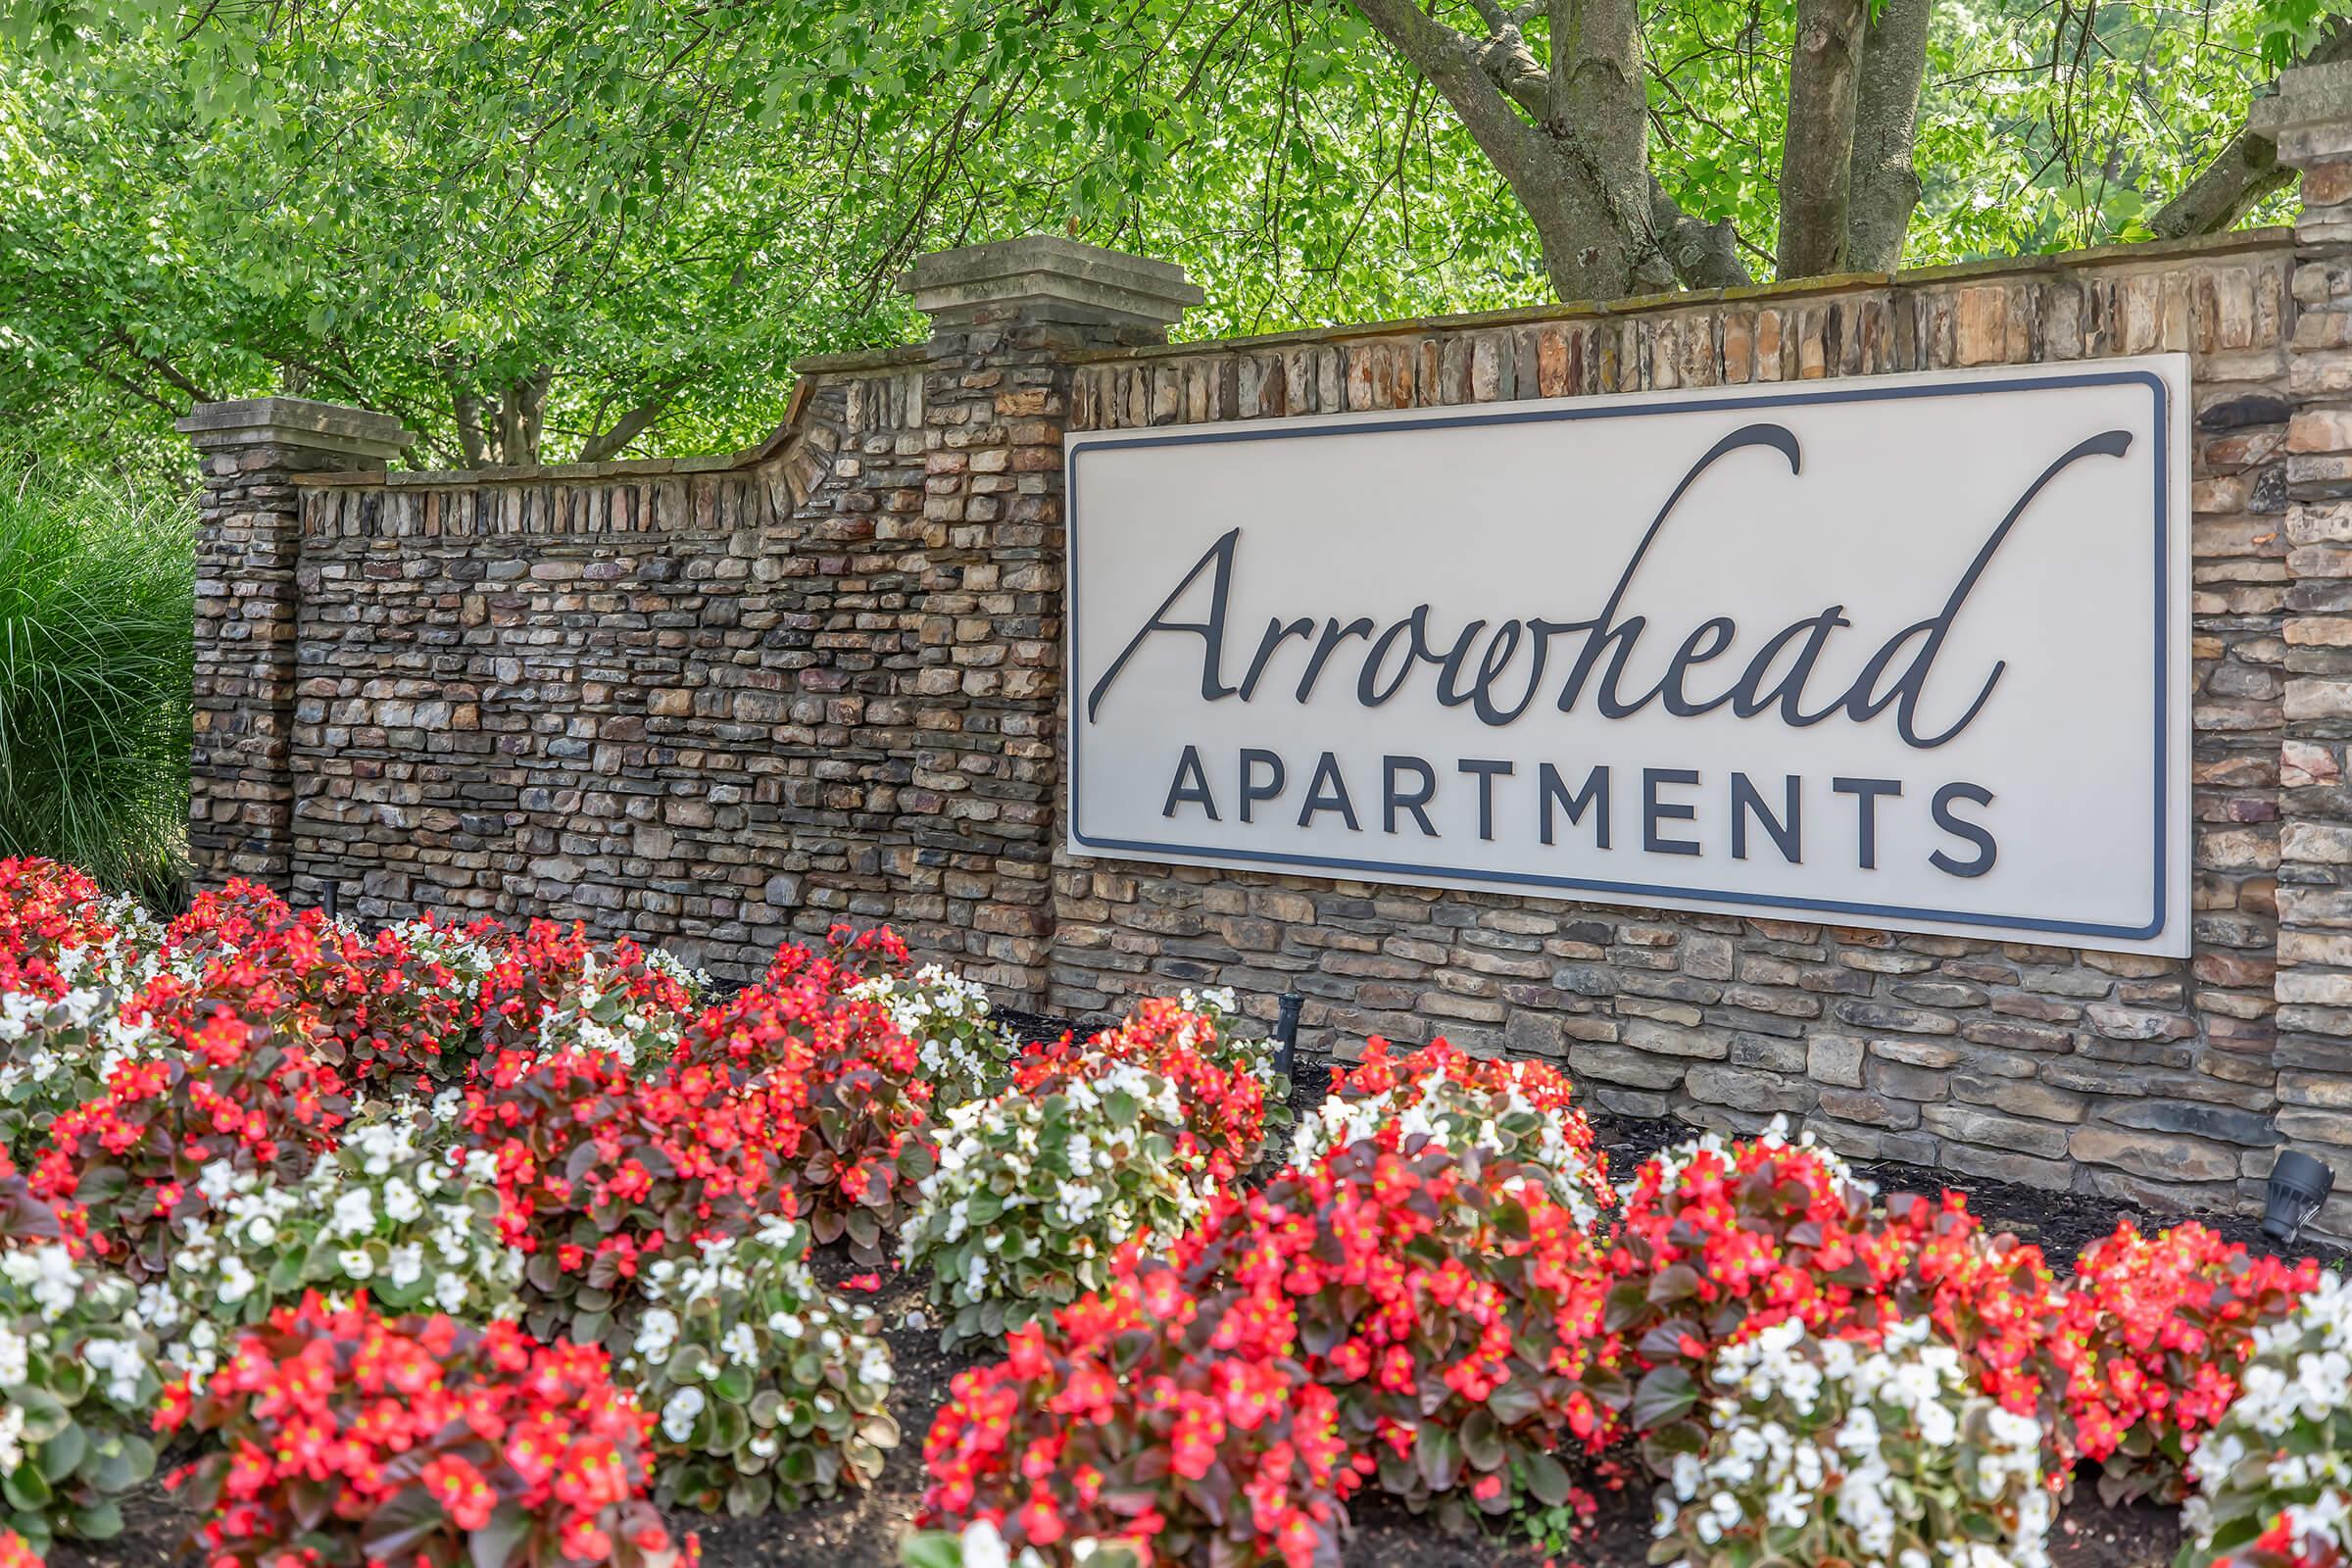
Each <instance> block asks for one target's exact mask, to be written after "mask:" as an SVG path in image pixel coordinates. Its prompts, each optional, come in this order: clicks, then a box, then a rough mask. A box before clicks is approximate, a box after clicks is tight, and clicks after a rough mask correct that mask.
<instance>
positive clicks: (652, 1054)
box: [451, 920, 705, 1076]
mask: <svg viewBox="0 0 2352 1568" xmlns="http://www.w3.org/2000/svg"><path fill="white" fill-rule="evenodd" d="M468 934H469V935H470V928H469V933H468ZM502 935H503V933H502ZM704 985H705V982H704V980H703V977H702V976H701V975H699V974H697V973H695V972H694V971H693V970H691V969H689V968H687V967H686V966H685V965H684V964H682V963H680V962H679V961H678V960H677V959H675V958H673V957H671V956H669V955H668V954H666V953H663V952H662V951H661V950H660V949H658V948H645V947H640V946H639V945H638V944H637V943H635V942H632V941H630V940H629V939H628V938H626V937H623V938H621V939H620V940H619V941H617V942H614V943H612V944H611V945H610V946H608V947H599V946H598V945H597V944H595V943H593V942H590V941H589V940H588V936H587V933H586V931H585V930H583V929H582V928H581V927H580V926H578V925H577V924H574V925H572V926H571V927H569V928H568V929H566V928H565V927H563V926H560V925H556V924H554V923H553V922H551V921H547V920H533V921H532V922H531V923H530V924H529V925H528V926H526V927H524V929H523V931H522V933H521V934H520V935H519V936H512V937H506V938H505V941H504V943H503V951H500V952H499V953H498V954H497V956H496V957H495V959H494V961H493V962H492V963H491V965H490V967H489V972H488V973H487V974H486V975H485V976H484V977H483V980H482V985H481V1005H480V1034H479V1038H478V1041H477V1042H476V1043H475V1045H474V1051H475V1053H476V1054H478V1055H480V1056H482V1057H485V1058H487V1057H491V1056H495V1055H497V1054H501V1053H504V1052H522V1053H525V1054H556V1053H560V1052H564V1051H573V1050H578V1051H593V1052H603V1053H606V1054H611V1055H613V1056H615V1057H617V1058H618V1059H619V1060H620V1062H621V1064H622V1065H624V1066H627V1067H632V1068H636V1069H638V1070H640V1071H656V1070H659V1069H660V1068H662V1067H663V1066H665V1065H666V1064H667V1063H668V1061H669V1058H670V1056H671V1054H672V1053H673V1052H674V1051H675V1050H676V1047H677V1042H678V1036H679V1034H680V1032H681V1031H682V1030H683V1029H684V1028H685V1026H686V1024H687V1022H688V1020H689V1019H690V1018H691V1017H692V1015H693V1010H694V999H695V996H696V994H697V993H698V992H699V991H700V990H701V989H703V987H704ZM451 1076H455V1075H454V1074H451Z"/></svg>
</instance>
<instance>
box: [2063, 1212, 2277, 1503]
mask: <svg viewBox="0 0 2352 1568" xmlns="http://www.w3.org/2000/svg"><path fill="white" fill-rule="evenodd" d="M2319 1279H2320V1267H2319V1265H2318V1264H2317V1263H2315V1262H2313V1261H2312V1260H2310V1259H2309V1258H2306V1259H2304V1261H2303V1262H2302V1263H2301V1264H2299V1265H2294V1266H2290V1265H2288V1264H2284V1263H2281V1262H2279V1261H2278V1259H2276V1258H2271V1257H2252V1256H2249V1255H2247V1252H2246V1250H2245V1248H2243V1247H2241V1246H2238V1245H2236V1244H2234V1243H2229V1242H2225V1241H2223V1240H2222V1238H2221V1237H2220V1236H2218V1235H2216V1234H2214V1233H2213V1232H2212V1231H2210V1230H2207V1229H2206V1228H2205V1227H2204V1226H2202V1225H2199V1224H2197V1223H2195V1222H2194V1221H2189V1222H2187V1223H2184V1224H2180V1225H2176V1226H2174V1227H2173V1228H2172V1229H2171V1230H2168V1231H2166V1232H2164V1233H2163V1234H2162V1235H2159V1236H2142V1235H2141V1234H2140V1233H2139V1230H2138V1228H2137V1227H2136V1226H2134V1225H2133V1224H2132V1223H2131V1221H2130V1220H2125V1221H2123V1222H2122V1223H2120V1224H2119V1225H2117V1226H2116V1228H2115V1232H2114V1234H2113V1235H2110V1236H2107V1237H2103V1238H2101V1239H2100V1240H2099V1241H2097V1242H2094V1243H2092V1244H2091V1245H2090V1246H2089V1247H2087V1248H2085V1249H2083V1251H2082V1257H2081V1259H2080V1260H2078V1262H2077V1263H2076V1265H2075V1278H2074V1280H2073V1281H2072V1282H2071V1284H2070V1285H2069V1287H2068V1289H2067V1291H2066V1293H2065V1294H2064V1295H2063V1296H2061V1297H2059V1298H2058V1308H2059V1310H2058V1316H2057V1320H2056V1321H2055V1322H2054V1323H2052V1324H2050V1325H2049V1326H2048V1329H2047V1339H2046V1342H2045V1344H2044V1348H2043V1350H2042V1353H2043V1355H2045V1356H2046V1357H2048V1359H2049V1361H2050V1362H2051V1365H2052V1370H2051V1374H2050V1379H2049V1381H2050V1384H2051V1387H2052V1392H2053V1393H2054V1394H2055V1395H2056V1396H2057V1397H2058V1398H2059V1400H2060V1411H2061V1417H2062V1422H2063V1425H2062V1427H2061V1433H2060V1435H2061V1437H2062V1439H2063V1441H2064V1443H2065V1444H2066V1446H2067V1447H2068V1450H2069V1451H2070V1452H2075V1453H2080V1454H2082V1456H2083V1457H2085V1458H2088V1459H2093V1460H2096V1461H2098V1462H2099V1465H2100V1475H2099V1491H2100V1493H2101V1494H2102V1495H2104V1496H2105V1497H2106V1498H2107V1499H2108V1500H2109V1501H2110V1502H2112V1501H2116V1500H2118V1499H2122V1498H2131V1497H2139V1496H2153V1497H2155V1498H2156V1499H2157V1500H2158V1501H2160V1502H2178V1501H2180V1499H2181V1497H2182V1496H2183V1495H2185V1494H2186V1492H2187V1488H2188V1476H2187V1473H2186V1472H2187V1466H2188V1456H2189V1454H2190V1453H2191V1452H2193V1451H2194V1450H2195V1448H2196V1446H2197V1443H2198V1440H2199V1439H2200V1438H2201V1437H2202V1436H2203V1434H2204V1432H2205V1431H2206V1429H2207V1428H2209V1427H2211V1426H2212V1425H2213V1424H2214V1423H2215V1422H2216V1421H2219V1420H2220V1419H2221V1418H2222V1414H2223V1412H2224V1411H2225V1410H2227V1409H2228V1408H2229V1405H2230V1403H2231V1401H2233V1400H2234V1399H2236V1397H2237V1395H2238V1386H2239V1378H2240V1376H2241V1375H2242V1374H2243V1372H2244V1370H2245V1365H2246V1361H2247V1358H2248V1357H2249V1356H2251V1355H2252V1354H2253V1353H2254V1346H2255V1343H2256V1339H2257V1336H2258V1335H2259V1334H2260V1333H2261V1332H2262V1331H2263V1330H2264V1329H2267V1328H2269V1327H2271V1326H2273V1325H2275V1324H2277V1323H2278V1322H2279V1321H2281V1320H2282V1319H2285V1318H2287V1317H2289V1316H2291V1315H2292V1314H2293V1313H2294V1311H2295V1307H2296V1303H2297V1302H2299V1301H2300V1300H2301V1299H2303V1297H2304V1296H2305V1295H2307V1294H2308V1293H2309V1292H2310V1291H2312V1290H2313V1289H2314V1288H2315V1287H2316V1286H2317V1285H2318V1283H2319Z"/></svg>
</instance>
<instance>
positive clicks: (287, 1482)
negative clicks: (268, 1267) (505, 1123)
mask: <svg viewBox="0 0 2352 1568" xmlns="http://www.w3.org/2000/svg"><path fill="white" fill-rule="evenodd" d="M652 1424H653V1417H652V1416H651V1415H648V1414H646V1413H645V1412H643V1411H642V1410H640V1409H639V1408H638V1406H637V1402H636V1401H635V1400H634V1399H633V1398H632V1397H630V1396H629V1395H628V1394H627V1393H626V1392H624V1391H623V1390H621V1389H619V1388H617V1387H615V1386H614V1385H613V1381H612V1378H611V1375H610V1367H609V1364H608V1362H607V1359H606V1356H605V1352H604V1351H603V1350H602V1349H601V1348H596V1347H594V1346H587V1345H572V1344H559V1345H542V1344H540V1343H538V1342H537V1341H535V1340H533V1339H532V1338H530V1337H529V1336H528V1335H526V1334H524V1333H523V1332H522V1331H521V1330H520V1329H519V1328H518V1327H516V1326H515V1324H513V1323H506V1322H499V1323H492V1324H489V1325H488V1326H486V1327H481V1328H474V1327H469V1326H466V1325H463V1324H460V1323H459V1322H457V1321H456V1320H455V1319H452V1318H449V1317H446V1316H443V1315H441V1314H438V1313H436V1314H433V1315H431V1316H417V1315H412V1316H409V1317H403V1318H388V1317H385V1316H383V1315H381V1314H379V1313H377V1312H376V1311H375V1310H374V1309H373V1308H372V1307H371V1306H370V1305H369V1304H368V1300H367V1299H366V1297H365V1295H362V1296H360V1297H357V1298H355V1299H353V1300H352V1301H351V1302H350V1303H349V1304H348V1305H345V1306H342V1307H340V1308H337V1307H330V1306H329V1305H328V1304H327V1303H326V1302H325V1301H324V1300H322V1299H319V1297H317V1296H315V1295H314V1296H309V1297H306V1298H304V1299H303V1300H302V1301H301V1303H300V1304H298V1305H294V1306H285V1307H280V1308H278V1309H277V1310H276V1311H273V1312H271V1313H270V1317H269V1319H268V1320H267V1321H266V1322H264V1323H263V1324H262V1325H260V1326H259V1327H257V1328H254V1329H251V1330H248V1331H247V1332H246V1333H245V1334H244V1336H243V1337H242V1338H241V1339H240V1340H239V1342H238V1344H237V1346H236V1348H235V1350H234V1351H233V1352H232V1353H231V1354H230V1356H229V1357H228V1359H227V1361H226V1362H225V1363H224V1364H223V1365H222V1366H221V1370H220V1371H218V1372H216V1373H215V1374H214V1375H213V1376H212V1377H211V1378H210V1379H209V1380H207V1381H206V1382H205V1383H204V1384H203V1385H202V1386H201V1387H199V1388H197V1389H194V1390H191V1389H189V1388H186V1387H184V1386H182V1387H175V1388H173V1389H172V1390H171V1391H169V1392H168V1393H167V1395H166V1397H165V1402H164V1408H163V1412H162V1414H161V1415H160V1416H159V1417H158V1425H159V1427H161V1429H162V1430H165V1431H168V1432H178V1431H182V1430H186V1431H192V1432H195V1433H200V1434H203V1435H205V1437H206V1438H207V1439H208V1440H209V1446H210V1448H211V1451H209V1452H207V1453H205V1454H204V1455H203V1456H202V1457H201V1458H199V1459H197V1460H196V1461H195V1462H194V1463H193V1464H191V1465H189V1466H187V1467H185V1468H184V1469H182V1470H180V1471H178V1472H176V1473H175V1474H174V1475H173V1477H172V1484H173V1485H174V1486H175V1487H176V1488H178V1489H179V1490H181V1491H183V1492H184V1494H185V1495H186V1496H187V1498H188V1500H189V1503H190V1505H191V1506H192V1507H193V1508H194V1509H195V1511H196V1513H197V1515H198V1521H199V1522H198V1524H197V1526H196V1529H195V1544H196V1545H197V1547H198V1548H199V1549H200V1550H201V1551H202V1552H203V1554H204V1556H205V1559H206V1561H207V1562H208V1563H210V1564H211V1565H212V1568H280V1565H282V1564H285V1563H286V1562H288V1561H290V1560H291V1561H299V1562H319V1563H343V1564H357V1563H360V1562H363V1561H365V1562H368V1563H402V1564H430V1565H432V1568H456V1565H458V1564H461V1563H464V1564H470V1565H471V1568H524V1565H542V1564H552V1563H557V1562H563V1563H566V1564H572V1565H578V1568H599V1565H603V1564H612V1565H613V1568H668V1565H669V1564H670V1563H672V1562H674V1561H675V1560H676V1558H677V1556H678V1554H679V1551H678V1544H677V1543H676V1542H675V1541H674V1540H673V1539H672V1538H671V1536H670V1534H669V1531H668V1529H667V1528H666V1527H665V1526H664V1525H663V1524H662V1516H661V1514H660V1513H658V1512H657V1511H655V1508H654V1505H653V1503H652V1502H651V1501H650V1500H649V1498H648V1496H647V1492H648V1488H649V1485H650V1482H649V1477H648V1474H647V1472H648V1467H649V1457H650V1456H649V1451H648V1445H647V1432H648V1429H649V1428H650V1427H651V1426H652Z"/></svg>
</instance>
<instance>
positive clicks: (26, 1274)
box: [0, 1242, 162, 1551]
mask: <svg viewBox="0 0 2352 1568" xmlns="http://www.w3.org/2000/svg"><path fill="white" fill-rule="evenodd" d="M134 1305H135V1293H134V1292H133V1290H132V1288H131V1285H130V1282H129V1281H128V1280H126V1279H124V1278H123V1277H122V1276H121V1275H119V1274H112V1273H108V1272H106V1271H104V1270H100V1269H94V1268H91V1267H89V1266H87V1265H85V1264H80V1263H76V1262H75V1261H74V1260H73V1257H72V1256H71V1255H69V1253H68V1252H67V1250H66V1249H65V1247H63V1246H62V1245H60V1244H58V1243H55V1242H43V1243H39V1244H37V1245H34V1246H31V1247H26V1248H21V1249H17V1250H10V1251H6V1252H0V1502H4V1503H5V1505H6V1522H7V1525H8V1528H9V1529H10V1530H12V1531H14V1532H15V1533H16V1534H17V1535H19V1536H21V1537H23V1538H24V1540H25V1543H26V1544H28V1545H29V1546H30V1547H31V1548H32V1549H33V1550H35V1551H46V1550H47V1549H48V1545H49V1541H50V1538H51V1537H52V1536H53V1535H58V1534H63V1535H70V1536H80V1537H85V1538H89V1539H93V1540H104V1539H106V1538H107V1537H110V1536H113V1535H116V1534H118V1533H119V1532H121V1530H122V1528H123V1515H122V1509H121V1507H120V1505H119V1503H118V1501H117V1499H118V1498H120V1497H121V1496H122V1495H123V1494H124V1493H126V1492H128V1491H130V1490H131V1489H132V1488H133V1487H135V1486H137V1485H138V1484H139V1483H141V1482H143V1481H145V1480H146V1479H147V1478H148V1477H149V1476H150V1475H151V1474H153V1473H154V1470H155V1457H156V1456H155V1446H154V1445H153V1444H152V1443H151V1442H150V1441H149V1440H148V1437H147V1428H148V1420H149V1416H150V1413H151V1412H152V1411H153V1410H154V1408H155V1403H156V1400H157V1398H158V1397H159V1396H160V1394H161V1392H162V1386H161V1384H160V1383H159V1381H158V1379H157V1376H156V1370H155V1363H154V1353H155V1344H154V1341H153V1339H152V1338H151V1337H150V1336H149V1335H148V1333H147V1331H146V1330H145V1329H144V1328H143V1327H142V1326H141V1324H140V1323H139V1321H138V1317H137V1314H136V1312H135V1311H134V1309H133V1308H134Z"/></svg>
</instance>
